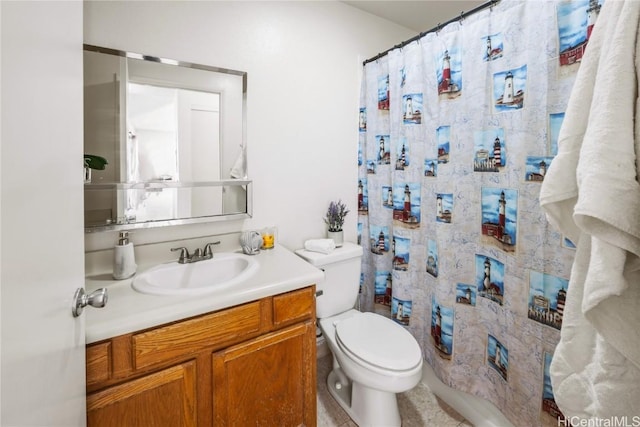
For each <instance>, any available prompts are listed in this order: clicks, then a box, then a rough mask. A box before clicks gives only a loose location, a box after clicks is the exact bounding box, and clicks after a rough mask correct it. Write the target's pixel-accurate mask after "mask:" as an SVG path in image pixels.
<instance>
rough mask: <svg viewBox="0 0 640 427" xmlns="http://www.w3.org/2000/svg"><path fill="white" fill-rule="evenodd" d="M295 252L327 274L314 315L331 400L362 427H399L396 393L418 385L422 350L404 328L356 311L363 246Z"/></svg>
mask: <svg viewBox="0 0 640 427" xmlns="http://www.w3.org/2000/svg"><path fill="white" fill-rule="evenodd" d="M296 254H298V255H299V256H301V257H302V258H304V259H305V260H307V261H308V262H309V263H311V264H312V265H314V266H316V267H318V268H321V269H322V270H323V271H324V277H325V278H324V280H323V281H322V282H320V283H317V284H316V291H317V298H316V316H317V318H318V326H319V327H320V330H321V331H322V334H323V336H324V338H325V340H326V342H327V344H328V347H329V350H330V352H331V354H332V357H333V369H332V371H331V372H330V373H329V376H328V377H327V386H328V388H329V392H330V394H331V396H333V398H334V399H336V401H337V402H338V404H339V405H340V406H341V407H342V409H344V410H345V412H346V413H347V414H348V415H349V416H350V417H351V419H352V420H353V421H354V422H355V423H356V424H357V425H358V426H360V427H365V426H376V427H400V425H401V422H402V421H401V417H400V412H399V410H398V401H397V398H396V393H402V392H404V391H407V390H410V389H412V388H413V387H415V386H416V385H417V384H418V383H419V382H420V380H421V378H422V351H421V349H420V346H419V345H418V342H417V341H416V340H415V338H414V337H413V336H412V335H411V334H410V333H409V331H407V330H406V329H405V328H404V327H403V326H401V325H400V324H398V323H396V322H395V321H393V320H391V319H390V318H388V317H384V316H381V315H379V314H375V313H362V312H360V311H358V310H355V309H354V306H355V302H356V299H357V297H358V293H359V287H360V259H361V257H362V247H360V246H358V245H355V244H353V243H350V242H345V243H344V244H343V246H342V247H341V248H338V249H335V250H334V251H332V252H331V253H329V254H322V253H318V252H310V251H307V250H304V249H300V250H297V251H296Z"/></svg>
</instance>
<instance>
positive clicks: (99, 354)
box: [86, 341, 112, 386]
mask: <svg viewBox="0 0 640 427" xmlns="http://www.w3.org/2000/svg"><path fill="white" fill-rule="evenodd" d="M86 363H87V386H91V385H93V384H97V383H99V382H100V381H107V380H108V379H110V378H111V372H112V369H111V342H110V341H108V342H103V343H100V344H94V345H92V346H90V347H87V362H86Z"/></svg>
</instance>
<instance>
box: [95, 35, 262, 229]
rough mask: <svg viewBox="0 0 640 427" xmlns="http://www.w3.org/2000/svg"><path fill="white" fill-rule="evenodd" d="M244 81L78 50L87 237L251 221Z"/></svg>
mask: <svg viewBox="0 0 640 427" xmlns="http://www.w3.org/2000/svg"><path fill="white" fill-rule="evenodd" d="M246 88H247V74H246V73H245V72H241V71H235V70H227V69H221V68H217V67H211V66H206V65H199V64H193V63H186V62H180V61H175V60H170V59H165V58H158V57H152V56H147V55H141V54H137V53H132V52H123V51H119V50H114V49H108V48H103V47H98V46H91V45H84V166H85V167H84V182H85V184H84V185H85V187H84V189H85V191H84V214H85V231H86V232H94V231H104V230H117V229H133V228H147V227H157V226H166V225H179V224H188V223H196V222H209V221H220V220H230V219H241V218H247V217H250V216H251V181H250V180H249V179H248V177H247V164H246V140H245V124H246V109H245V106H246Z"/></svg>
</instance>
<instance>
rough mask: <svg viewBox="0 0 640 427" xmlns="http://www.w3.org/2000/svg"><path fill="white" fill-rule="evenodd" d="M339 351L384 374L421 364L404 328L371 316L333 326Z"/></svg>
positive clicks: (386, 319)
mask: <svg viewBox="0 0 640 427" xmlns="http://www.w3.org/2000/svg"><path fill="white" fill-rule="evenodd" d="M335 331H336V332H335V337H336V341H337V343H338V345H339V346H340V348H341V349H342V350H343V351H344V352H345V353H347V354H349V355H350V356H351V357H352V358H353V359H354V360H357V361H359V363H361V364H364V365H371V366H374V367H376V368H378V369H384V370H387V371H399V372H400V371H409V370H412V369H415V368H416V367H417V366H419V365H420V364H421V363H422V351H421V350H420V346H419V345H418V343H417V341H416V340H415V338H414V337H413V335H411V334H410V333H409V332H408V331H407V330H406V329H405V328H403V327H402V326H400V325H399V324H397V323H395V322H394V321H393V320H391V319H388V318H386V317H383V316H380V315H378V314H374V313H368V312H367V313H359V314H357V315H355V316H352V317H350V318H348V319H344V320H341V321H339V322H337V323H336V325H335Z"/></svg>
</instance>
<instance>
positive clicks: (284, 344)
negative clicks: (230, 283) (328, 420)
mask: <svg viewBox="0 0 640 427" xmlns="http://www.w3.org/2000/svg"><path fill="white" fill-rule="evenodd" d="M87 424H88V426H90V427H93V426H114V427H116V426H117V427H121V426H140V427H146V426H171V427H173V426H245V425H251V426H276V425H277V426H283V427H284V426H315V425H316V340H315V287H314V286H309V287H306V288H302V289H299V290H295V291H292V292H287V293H283V294H279V295H275V296H271V297H266V298H263V299H261V300H258V301H252V302H249V303H246V304H242V305H238V306H235V307H230V308H226V309H223V310H219V311H215V312H212V313H207V314H203V315H200V316H196V317H193V318H189V319H185V320H181V321H178V322H174V323H170V324H165V325H160V326H157V327H154V328H151V329H147V330H143V331H138V332H134V333H130V334H126V335H121V336H118V337H114V338H111V339H108V340H105V341H100V342H96V343H92V344H90V345H88V346H87Z"/></svg>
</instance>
